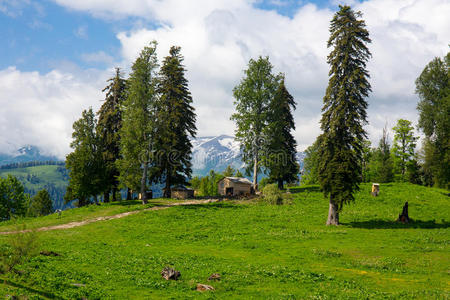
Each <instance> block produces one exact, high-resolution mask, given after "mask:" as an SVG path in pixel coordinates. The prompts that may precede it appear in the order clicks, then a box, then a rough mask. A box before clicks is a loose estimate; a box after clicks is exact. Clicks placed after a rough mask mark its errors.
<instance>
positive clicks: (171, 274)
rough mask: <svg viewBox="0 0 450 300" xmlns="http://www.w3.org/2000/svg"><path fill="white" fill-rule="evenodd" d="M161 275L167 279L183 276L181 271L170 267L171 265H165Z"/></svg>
mask: <svg viewBox="0 0 450 300" xmlns="http://www.w3.org/2000/svg"><path fill="white" fill-rule="evenodd" d="M161 276H162V277H163V278H164V279H165V280H177V279H178V277H180V276H181V273H180V272H178V271H176V270H174V269H172V268H169V267H165V268H164V269H163V270H162V271H161Z"/></svg>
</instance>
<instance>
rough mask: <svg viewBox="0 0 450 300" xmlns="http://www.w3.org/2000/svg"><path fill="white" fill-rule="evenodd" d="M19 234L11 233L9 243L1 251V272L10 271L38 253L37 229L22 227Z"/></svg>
mask: <svg viewBox="0 0 450 300" xmlns="http://www.w3.org/2000/svg"><path fill="white" fill-rule="evenodd" d="M18 231H21V232H19V233H17V234H11V235H10V236H9V239H8V245H7V246H6V247H3V249H1V252H0V263H1V265H0V267H1V270H0V271H1V273H8V272H11V271H13V270H14V268H15V267H16V266H18V265H20V264H22V263H24V262H25V261H27V260H29V259H30V258H31V257H33V256H35V255H37V253H38V247H39V240H38V236H37V233H36V231H26V230H25V227H22V228H21V229H20V230H18Z"/></svg>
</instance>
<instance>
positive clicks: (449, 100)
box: [416, 52, 450, 189]
mask: <svg viewBox="0 0 450 300" xmlns="http://www.w3.org/2000/svg"><path fill="white" fill-rule="evenodd" d="M416 93H417V94H418V95H419V98H420V101H419V103H418V105H417V110H418V111H419V126H418V127H419V128H420V129H421V130H422V132H423V133H424V134H425V139H424V147H423V148H424V151H425V152H426V153H425V159H426V160H425V163H424V166H425V167H426V168H427V170H425V172H427V173H431V174H432V177H433V181H434V183H435V184H436V185H438V186H440V187H443V188H447V189H448V188H450V117H449V115H450V52H449V53H447V55H446V56H445V57H444V58H443V59H441V58H438V57H436V58H435V59H433V60H432V61H431V62H430V63H429V64H428V65H427V66H426V67H425V69H424V70H423V71H422V73H421V74H420V76H419V77H418V78H417V80H416Z"/></svg>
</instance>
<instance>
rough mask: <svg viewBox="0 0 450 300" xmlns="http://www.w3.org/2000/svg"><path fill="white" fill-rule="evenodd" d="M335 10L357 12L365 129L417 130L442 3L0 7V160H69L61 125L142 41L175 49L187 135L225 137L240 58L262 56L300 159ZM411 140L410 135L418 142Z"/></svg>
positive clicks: (449, 33)
mask: <svg viewBox="0 0 450 300" xmlns="http://www.w3.org/2000/svg"><path fill="white" fill-rule="evenodd" d="M337 3H346V4H351V6H352V7H353V8H354V9H355V10H357V11H361V12H362V14H363V19H364V20H365V21H366V24H367V29H368V31H369V33H370V37H371V39H372V43H371V44H370V45H369V49H370V50H371V52H372V55H373V56H372V58H371V59H370V61H369V63H368V65H367V67H368V70H369V73H370V75H371V79H370V82H371V84H372V90H373V92H372V93H371V94H370V95H369V97H368V99H367V100H368V103H369V109H368V115H369V124H368V125H367V126H366V130H367V132H368V134H369V138H370V140H371V141H372V143H373V144H374V145H376V144H377V143H378V140H379V138H380V136H381V134H382V130H383V127H384V126H385V125H386V124H387V126H388V128H392V127H393V126H394V125H395V123H396V121H397V120H398V119H399V118H404V119H408V120H411V121H412V122H413V123H414V124H416V123H417V119H418V115H417V110H416V106H417V102H418V98H417V95H415V93H414V90H415V86H414V81H415V79H416V78H417V76H418V75H419V74H420V72H421V71H422V70H423V68H424V67H425V65H426V64H427V63H428V62H429V61H430V60H432V59H433V58H434V57H436V56H440V57H442V56H444V55H445V54H446V53H447V52H448V51H449V46H448V43H449V40H448V38H449V37H450V18H448V16H449V15H450V2H449V1H448V0H365V1H361V2H360V1H358V0H329V1H304V0H300V1H294V0H263V1H261V0H51V1H50V0H43V1H34V0H0V38H1V40H2V42H3V43H2V47H0V107H1V108H2V109H1V110H0V153H7V152H12V151H14V150H15V149H18V148H20V147H22V146H23V145H28V144H32V145H36V146H39V147H40V148H41V149H43V150H44V152H45V153H46V154H52V155H58V156H59V157H61V158H64V155H65V154H67V153H68V152H69V151H70V147H69V144H70V141H71V133H72V124H73V122H74V121H75V120H77V119H78V118H79V117H80V115H81V112H82V110H84V109H87V108H89V107H92V108H93V109H94V110H97V109H98V108H99V106H100V105H101V100H102V99H104V95H103V93H102V89H103V88H104V87H105V85H106V80H107V79H108V78H109V77H111V76H112V75H113V74H114V67H116V66H120V67H122V68H124V70H125V72H124V75H125V76H127V73H126V71H127V70H129V68H130V66H131V64H132V63H133V61H134V60H135V58H136V56H137V55H138V54H139V51H140V50H141V49H142V48H143V47H144V46H146V45H148V43H149V42H150V41H152V40H156V41H157V42H158V51H157V52H158V57H159V59H160V60H161V59H162V58H163V57H164V56H166V55H167V53H168V51H169V48H170V46H172V45H178V46H181V49H182V50H181V52H182V54H183V55H184V57H185V61H184V62H185V65H186V68H187V72H186V76H187V78H188V80H189V88H190V90H191V93H192V96H193V99H194V106H195V108H196V112H197V128H198V136H214V135H221V134H227V135H233V134H234V123H233V122H232V121H231V120H230V115H231V114H232V113H233V112H234V105H233V94H232V90H233V87H234V86H236V84H238V82H239V80H240V79H241V78H242V76H243V70H244V69H245V68H246V65H247V63H248V61H249V59H251V58H256V57H258V56H260V55H261V56H269V57H270V61H271V63H272V64H273V66H274V72H283V73H285V75H286V84H287V87H288V89H289V91H290V93H291V94H292V95H293V96H294V99H295V100H296V102H297V110H296V111H295V113H294V118H295V121H296V130H295V132H294V135H295V138H296V140H297V143H298V148H299V150H304V149H305V148H306V147H308V146H309V145H311V144H312V143H313V142H314V140H315V138H316V137H317V136H318V135H319V134H320V126H319V120H320V115H321V107H322V105H323V103H322V98H323V95H324V92H325V89H326V86H327V82H328V70H329V66H328V65H327V62H326V61H327V60H326V58H327V55H328V53H329V51H330V49H327V47H326V44H327V40H328V38H329V31H328V28H329V24H330V20H331V19H332V17H333V14H334V13H335V11H336V10H337V9H338V5H337ZM418 134H419V133H418Z"/></svg>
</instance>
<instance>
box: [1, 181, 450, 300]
mask: <svg viewBox="0 0 450 300" xmlns="http://www.w3.org/2000/svg"><path fill="white" fill-rule="evenodd" d="M369 191H370V185H362V188H361V191H360V192H359V193H358V194H357V195H356V199H357V200H356V202H355V203H353V204H351V205H349V206H347V207H345V208H344V211H343V212H342V214H341V222H342V223H343V225H341V226H339V227H326V226H325V225H324V223H325V220H326V214H327V210H328V203H327V201H326V200H325V199H324V198H323V196H322V195H321V193H320V192H319V191H318V187H316V186H308V187H301V188H294V189H293V190H292V195H293V204H292V205H283V206H270V205H265V204H261V203H255V202H248V201H247V202H222V203H217V204H207V205H195V206H194V205H192V206H182V207H181V206H180V207H172V208H170V209H166V210H158V211H145V212H140V213H138V214H135V215H132V216H129V217H126V218H122V219H116V220H111V221H102V222H97V223H92V224H89V225H85V226H82V227H77V228H73V229H66V230H56V231H51V232H50V231H49V232H45V233H40V244H41V246H40V250H46V251H54V252H56V253H58V254H60V256H56V257H52V256H42V255H41V256H37V257H35V258H33V259H32V260H31V261H29V262H28V263H26V264H24V265H22V266H20V267H19V269H20V270H22V272H23V273H22V275H14V274H9V275H6V277H5V275H4V276H2V279H6V281H0V282H3V283H1V284H0V291H1V293H0V294H1V295H6V294H9V295H28V296H38V297H54V298H65V299H66V298H69V299H80V298H82V297H85V298H88V299H103V298H114V299H123V298H146V299H153V298H161V297H163V298H205V299H206V298H211V297H213V298H214V297H217V298H221V299H225V298H226V299H229V298H237V299H242V298H255V299H256V298H258V299H260V298H266V299H267V298H272V299H295V298H297V299H305V298H321V299H349V298H351V299H365V298H371V299H387V298H388V299H445V298H448V297H449V282H448V270H449V268H450V257H449V255H448V253H449V251H450V247H449V245H450V229H449V225H450V223H449V214H448V212H449V211H450V201H449V197H448V194H447V193H448V191H445V190H439V189H430V188H425V187H421V186H414V185H410V184H386V185H382V186H381V194H380V196H379V197H376V198H374V197H371V196H370V195H369ZM405 201H409V204H410V216H411V218H413V219H414V220H415V221H414V222H413V223H412V224H407V225H403V224H398V223H395V220H396V218H397V216H398V214H399V213H400V211H401V208H402V206H403V204H404V202H405ZM117 205H120V204H117ZM93 207H94V208H95V209H99V208H96V207H95V206H93ZM47 218H48V217H47ZM0 230H1V226H0ZM9 238H10V237H0V245H1V244H3V245H6V243H7V242H8V239H9ZM4 247H6V246H3V248H4ZM165 266H172V267H174V268H175V269H177V270H179V271H180V272H181V274H182V275H181V278H180V280H178V281H166V280H164V279H162V278H161V275H160V272H161V270H162V268H163V267H165ZM212 273H219V274H221V280H220V281H217V282H209V281H207V278H208V277H209V275H211V274H212ZM197 283H204V284H210V285H212V286H214V288H215V289H216V290H215V291H213V292H206V293H201V292H197V291H196V290H195V287H196V284H197Z"/></svg>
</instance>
